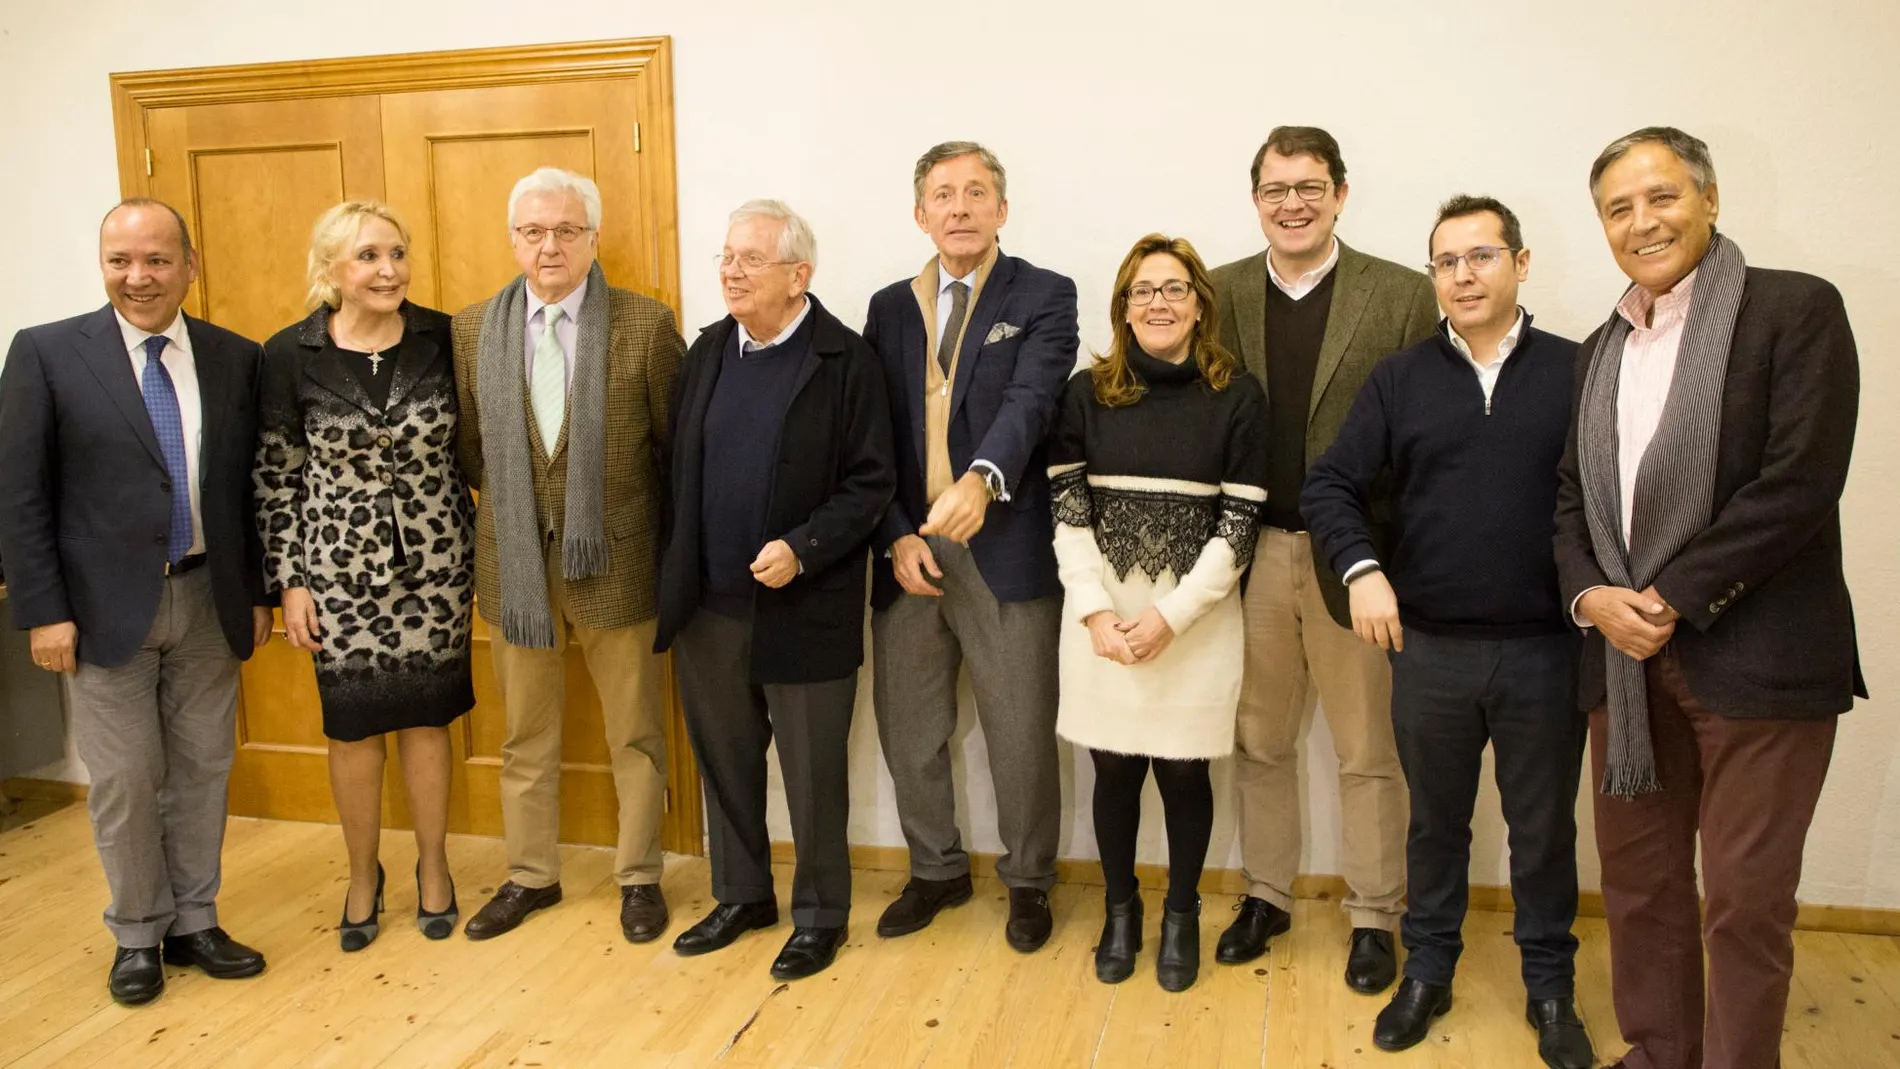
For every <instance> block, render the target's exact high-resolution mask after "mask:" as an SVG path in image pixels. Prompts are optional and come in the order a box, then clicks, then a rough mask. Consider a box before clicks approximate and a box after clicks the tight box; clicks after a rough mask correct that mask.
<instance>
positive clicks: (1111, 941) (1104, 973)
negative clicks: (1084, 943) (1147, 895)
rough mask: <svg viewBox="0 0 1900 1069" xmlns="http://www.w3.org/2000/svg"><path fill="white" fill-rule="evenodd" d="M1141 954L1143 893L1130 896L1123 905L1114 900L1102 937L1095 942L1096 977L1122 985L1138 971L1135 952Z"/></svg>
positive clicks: (1103, 927) (1106, 982)
mask: <svg viewBox="0 0 1900 1069" xmlns="http://www.w3.org/2000/svg"><path fill="white" fill-rule="evenodd" d="M1139 953H1141V895H1140V893H1139V892H1137V893H1135V894H1132V895H1129V896H1128V901H1126V902H1123V903H1121V904H1119V905H1116V904H1114V903H1110V904H1109V906H1108V916H1107V917H1106V918H1105V919H1103V921H1102V938H1101V941H1100V942H1098V943H1096V944H1095V978H1096V979H1097V980H1100V981H1101V982H1103V983H1105V984H1119V983H1121V982H1122V981H1123V980H1126V979H1128V978H1129V977H1130V976H1133V975H1134V974H1135V955H1137V954H1139Z"/></svg>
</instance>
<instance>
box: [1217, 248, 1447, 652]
mask: <svg viewBox="0 0 1900 1069" xmlns="http://www.w3.org/2000/svg"><path fill="white" fill-rule="evenodd" d="M1333 271H1334V273H1335V277H1334V279H1333V305H1332V310H1331V311H1330V312H1328V313H1327V316H1326V336H1325V338H1324V339H1322V341H1321V342H1320V347H1319V366H1318V367H1317V368H1316V369H1315V370H1314V373H1313V397H1312V400H1311V401H1309V402H1308V404H1307V409H1306V463H1307V464H1308V465H1309V466H1310V465H1311V464H1312V463H1313V462H1314V461H1316V460H1318V459H1319V458H1320V457H1321V456H1322V455H1323V454H1324V453H1325V452H1326V447H1327V446H1330V445H1332V444H1333V438H1334V437H1335V436H1336V435H1338V433H1339V428H1340V426H1341V425H1343V424H1344V423H1345V422H1346V413H1348V412H1350V411H1351V410H1352V402H1353V399H1354V398H1355V397H1357V396H1358V395H1359V387H1360V386H1362V385H1364V384H1365V381H1366V377H1367V376H1368V375H1370V374H1372V369H1373V367H1374V366H1375V365H1376V364H1378V362H1379V361H1380V360H1382V359H1384V358H1385V357H1386V356H1387V355H1388V354H1391V353H1395V352H1398V351H1399V350H1400V349H1405V348H1408V347H1410V346H1413V345H1417V344H1418V343H1419V342H1421V341H1424V340H1425V339H1426V338H1429V337H1431V336H1432V332H1433V331H1435V330H1437V329H1438V319H1439V315H1438V298H1437V296H1436V295H1435V294H1434V293H1433V292H1432V283H1431V280H1430V279H1428V278H1426V277H1425V276H1424V275H1423V274H1422V273H1420V272H1418V271H1413V270H1411V269H1410V268H1407V267H1402V266H1400V265H1398V264H1395V263H1393V262H1391V261H1390V260H1381V259H1379V258H1378V257H1376V256H1368V255H1366V254H1365V253H1363V252H1360V251H1359V250H1357V249H1355V248H1353V247H1351V246H1350V245H1347V244H1346V243H1345V242H1343V241H1342V242H1340V243H1339V263H1338V264H1336V265H1335V266H1334V267H1333ZM1210 276H1211V278H1212V281H1213V283H1214V293H1215V296H1216V303H1218V304H1219V305H1220V315H1219V317H1218V318H1217V322H1218V323H1219V330H1220V342H1221V344H1222V345H1225V346H1226V347H1227V348H1228V350H1230V351H1231V352H1232V353H1233V354H1234V355H1235V356H1238V357H1239V358H1240V361H1241V363H1243V364H1245V365H1246V366H1247V370H1248V371H1250V372H1252V373H1253V377H1254V378H1256V379H1258V380H1260V385H1261V387H1262V388H1267V383H1268V382H1269V379H1268V377H1267V287H1268V286H1270V285H1272V282H1271V281H1270V280H1269V279H1268V278H1267V254H1266V252H1265V251H1261V252H1257V253H1255V254H1253V255H1252V256H1249V257H1247V258H1245V259H1242V260H1235V261H1234V262H1233V263H1230V264H1222V265H1221V266H1220V267H1217V268H1215V269H1214V270H1213V271H1212V272H1210ZM1368 519H1369V521H1370V524H1371V530H1372V535H1373V544H1374V546H1375V547H1376V548H1377V549H1378V550H1379V551H1380V552H1381V553H1384V552H1386V550H1387V548H1388V546H1389V544H1390V528H1391V522H1392V501H1391V484H1390V480H1380V481H1379V482H1378V483H1377V484H1375V485H1374V487H1373V492H1372V498H1371V505H1370V510H1369V516H1368ZM1313 571H1314V573H1315V578H1317V579H1318V580H1319V590H1320V596H1321V597H1322V598H1324V599H1325V601H1326V609H1327V611H1328V612H1330V613H1331V614H1332V617H1333V619H1334V620H1335V621H1337V622H1338V623H1339V626H1341V627H1346V628H1350V627H1351V626H1352V602H1351V600H1350V599H1349V598H1348V597H1347V594H1346V584H1344V583H1342V582H1340V581H1339V576H1338V575H1336V574H1334V573H1333V570H1332V569H1331V568H1330V567H1329V566H1328V565H1327V564H1326V563H1325V561H1324V560H1323V559H1322V558H1321V557H1320V556H1318V555H1317V554H1316V555H1315V556H1314V558H1313Z"/></svg>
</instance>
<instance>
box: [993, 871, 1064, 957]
mask: <svg viewBox="0 0 1900 1069" xmlns="http://www.w3.org/2000/svg"><path fill="white" fill-rule="evenodd" d="M1055 926H1056V925H1055V919H1054V918H1053V917H1051V916H1049V892H1047V891H1038V890H1036V889H1035V888H1034V887H1012V888H1010V889H1009V923H1008V924H1005V925H1003V938H1004V939H1006V940H1008V941H1009V945H1010V946H1012V947H1015V948H1016V949H1017V950H1018V951H1020V952H1022V953H1024V954H1034V953H1035V952H1036V951H1038V950H1041V949H1042V945H1043V944H1044V943H1047V942H1048V941H1049V933H1050V932H1052V931H1054V930H1055Z"/></svg>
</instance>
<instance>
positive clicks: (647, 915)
mask: <svg viewBox="0 0 1900 1069" xmlns="http://www.w3.org/2000/svg"><path fill="white" fill-rule="evenodd" d="M667 919H668V917H667V912H666V896H665V895H664V894H662V893H660V885H659V884H657V883H633V884H628V885H627V886H625V887H622V888H621V889H620V934H621V935H624V936H626V937H627V942H629V943H651V942H653V941H654V940H655V939H658V938H659V937H660V936H662V935H664V934H666V922H667Z"/></svg>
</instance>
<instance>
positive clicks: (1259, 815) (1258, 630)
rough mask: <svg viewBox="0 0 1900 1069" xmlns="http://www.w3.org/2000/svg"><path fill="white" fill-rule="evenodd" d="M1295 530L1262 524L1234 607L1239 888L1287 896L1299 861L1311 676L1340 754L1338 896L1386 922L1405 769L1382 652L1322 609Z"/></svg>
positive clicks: (1399, 867)
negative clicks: (1341, 886) (1237, 612)
mask: <svg viewBox="0 0 1900 1069" xmlns="http://www.w3.org/2000/svg"><path fill="white" fill-rule="evenodd" d="M1320 582H1321V580H1320V579H1319V578H1318V577H1317V576H1316V575H1315V574H1314V572H1313V547H1312V543H1311V541H1310V540H1309V539H1308V537H1307V535H1306V534H1305V533H1293V532H1289V531H1282V530H1279V529H1277V528H1272V527H1262V528H1261V530H1260V541H1259V544H1258V547H1257V549H1256V550H1255V553H1254V562H1253V573H1252V575H1251V577H1250V578H1249V579H1248V582H1247V592H1246V595H1245V597H1244V598H1243V600H1242V603H1241V607H1242V611H1243V613H1244V615H1245V622H1246V630H1247V654H1246V657H1247V661H1246V667H1245V671H1244V672H1243V673H1242V681H1241V687H1240V711H1239V718H1238V723H1237V725H1236V729H1235V742H1236V745H1235V749H1234V773H1235V775H1234V778H1235V781H1236V783H1237V784H1238V785H1239V792H1240V806H1239V808H1240V844H1241V845H1240V849H1241V868H1242V872H1243V874H1244V875H1245V876H1246V878H1247V893H1248V894H1250V895H1253V896H1254V897H1256V898H1263V899H1265V900H1267V901H1268V902H1271V903H1273V904H1274V905H1276V906H1278V907H1280V908H1281V909H1291V908H1292V904H1293V879H1294V877H1295V876H1297V875H1298V874H1299V867H1300V766H1299V738H1300V729H1301V727H1302V726H1304V723H1305V720H1306V717H1307V713H1308V710H1309V709H1310V708H1311V706H1310V705H1309V703H1308V701H1307V684H1308V682H1309V681H1310V682H1312V683H1314V684H1317V686H1318V690H1319V707H1320V708H1321V709H1322V710H1324V711H1325V713H1326V726H1327V728H1328V729H1329V730H1331V732H1332V736H1333V749H1334V751H1335V752H1336V753H1337V754H1338V757H1339V802H1340V809H1341V817H1342V824H1343V828H1342V832H1343V835H1342V838H1343V840H1344V841H1343V842H1342V843H1341V847H1342V849H1341V852H1340V869H1341V875H1343V876H1344V877H1345V878H1346V886H1347V895H1346V900H1345V903H1344V906H1345V909H1346V912H1347V914H1348V915H1349V916H1350V917H1351V918H1352V924H1353V927H1355V928H1382V929H1385V930H1387V931H1396V930H1398V926H1399V918H1400V916H1401V915H1403V914H1404V912H1405V832H1406V821H1407V817H1408V813H1407V802H1406V793H1405V774H1404V772H1403V771H1401V769H1400V767H1399V755H1398V746H1397V743H1396V742H1395V741H1394V739H1393V736H1392V671H1391V668H1390V666H1389V665H1388V664H1387V663H1386V655H1385V651H1384V650H1381V649H1380V648H1379V647H1377V646H1374V645H1372V644H1371V643H1368V642H1366V641H1364V640H1362V639H1361V638H1360V637H1359V636H1358V635H1355V634H1353V633H1352V632H1351V631H1350V630H1347V629H1346V628H1343V627H1340V626H1339V625H1338V624H1337V623H1335V622H1334V621H1333V618H1332V616H1331V615H1329V614H1328V613H1327V611H1326V603H1325V602H1324V601H1323V600H1321V597H1320V591H1319V585H1318V584H1319V583H1320Z"/></svg>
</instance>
